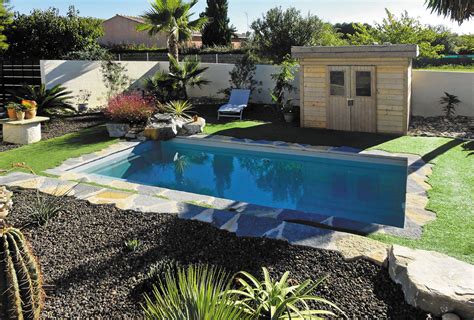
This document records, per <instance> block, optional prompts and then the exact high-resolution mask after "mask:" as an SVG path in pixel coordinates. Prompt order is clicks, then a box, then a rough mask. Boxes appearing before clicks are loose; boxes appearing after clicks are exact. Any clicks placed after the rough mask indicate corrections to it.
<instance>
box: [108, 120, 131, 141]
mask: <svg viewBox="0 0 474 320" xmlns="http://www.w3.org/2000/svg"><path fill="white" fill-rule="evenodd" d="M106 127H107V131H108V132H109V136H110V137H111V138H122V137H125V135H126V134H127V132H128V131H129V130H130V125H129V124H128V123H115V122H109V123H106Z"/></svg>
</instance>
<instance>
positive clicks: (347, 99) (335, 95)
mask: <svg viewBox="0 0 474 320" xmlns="http://www.w3.org/2000/svg"><path fill="white" fill-rule="evenodd" d="M342 73H344V75H342ZM342 79H344V83H343V82H342ZM342 87H343V89H342ZM329 91H330V92H329V110H328V128H329V129H334V130H347V131H359V132H376V131H377V114H376V87H375V67H374V66H350V67H349V66H329Z"/></svg>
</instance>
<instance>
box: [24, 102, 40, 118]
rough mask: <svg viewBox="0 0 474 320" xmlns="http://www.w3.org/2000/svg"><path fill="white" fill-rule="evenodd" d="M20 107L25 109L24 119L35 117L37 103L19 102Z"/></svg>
mask: <svg viewBox="0 0 474 320" xmlns="http://www.w3.org/2000/svg"><path fill="white" fill-rule="evenodd" d="M21 105H22V106H23V107H25V119H33V118H35V117H36V111H37V103H36V101H34V100H21Z"/></svg>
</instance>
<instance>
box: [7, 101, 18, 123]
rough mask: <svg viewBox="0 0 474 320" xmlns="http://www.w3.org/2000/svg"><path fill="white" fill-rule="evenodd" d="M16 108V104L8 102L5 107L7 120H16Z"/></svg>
mask: <svg viewBox="0 0 474 320" xmlns="http://www.w3.org/2000/svg"><path fill="white" fill-rule="evenodd" d="M17 106H18V103H16V102H10V103H9V104H8V105H7V112H8V118H9V119H10V120H16V107H17Z"/></svg>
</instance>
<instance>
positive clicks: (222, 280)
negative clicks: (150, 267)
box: [142, 265, 250, 320]
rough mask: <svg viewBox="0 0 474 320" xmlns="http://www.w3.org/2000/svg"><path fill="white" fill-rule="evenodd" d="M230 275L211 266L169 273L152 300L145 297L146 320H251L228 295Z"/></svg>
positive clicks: (155, 291)
mask: <svg viewBox="0 0 474 320" xmlns="http://www.w3.org/2000/svg"><path fill="white" fill-rule="evenodd" d="M229 288H230V281H229V277H228V275H227V274H226V273H225V272H223V271H222V270H221V269H217V268H214V267H209V266H205V265H204V266H189V267H188V268H179V269H178V272H177V273H172V272H171V271H169V272H168V273H167V274H166V277H165V280H164V281H160V282H159V287H156V286H155V287H154V289H153V296H152V297H150V296H148V295H145V305H144V306H142V307H143V309H144V311H145V317H146V318H147V319H175V320H187V319H226V320H232V319H236V320H237V319H250V318H249V316H247V315H245V314H244V311H243V310H241V309H239V308H237V307H236V306H235V301H234V300H233V299H232V298H231V296H230V295H228V294H227V292H228V290H229Z"/></svg>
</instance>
